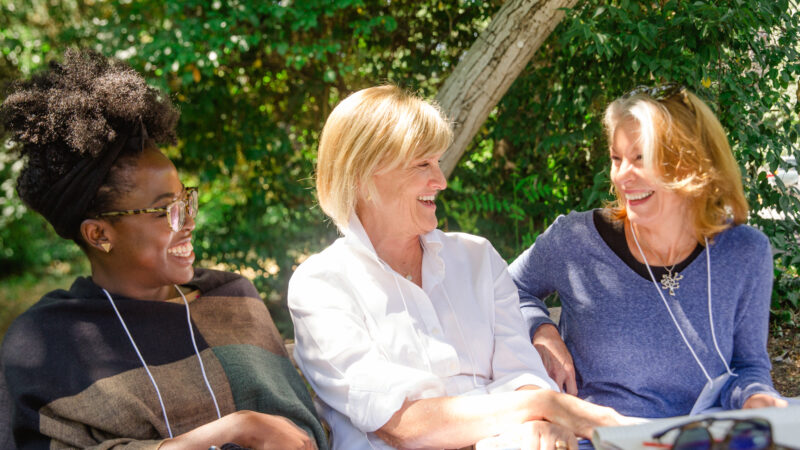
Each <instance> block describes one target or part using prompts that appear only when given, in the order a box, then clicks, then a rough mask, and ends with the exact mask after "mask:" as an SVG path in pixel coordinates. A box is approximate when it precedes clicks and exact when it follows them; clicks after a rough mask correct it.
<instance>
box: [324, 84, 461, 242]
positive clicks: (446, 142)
mask: <svg viewBox="0 0 800 450" xmlns="http://www.w3.org/2000/svg"><path fill="white" fill-rule="evenodd" d="M452 140H453V132H452V130H451V127H450V124H449V122H448V121H447V120H446V119H445V117H444V114H443V113H442V112H441V110H440V109H439V107H438V106H437V105H435V104H433V103H430V102H428V101H425V100H424V99H422V98H420V97H418V96H416V95H414V94H411V93H409V92H407V91H405V90H403V89H401V88H399V87H397V86H393V85H384V86H376V87H371V88H367V89H362V90H360V91H357V92H355V93H354V94H352V95H350V96H349V97H347V98H346V99H344V100H343V101H342V102H341V103H339V104H338V105H337V106H336V108H334V109H333V111H332V112H331V114H330V116H328V120H327V121H326V122H325V127H324V128H323V129H322V136H321V137H320V141H319V152H318V154H317V170H316V178H317V198H318V199H319V205H320V207H321V208H322V210H323V211H324V212H325V214H327V215H328V216H329V217H330V218H331V219H332V220H333V222H334V223H335V224H336V226H337V227H338V228H339V230H343V229H344V228H346V227H347V224H348V222H349V220H350V216H351V215H352V214H353V212H354V211H355V208H356V202H357V199H358V192H359V189H364V190H365V192H367V193H368V194H369V196H371V197H372V198H373V199H376V200H377V197H378V193H377V192H376V189H375V186H374V183H373V181H372V176H373V175H375V174H376V173H378V172H379V171H383V170H391V169H393V168H396V167H401V166H404V165H408V164H410V163H411V162H412V161H414V160H417V159H424V158H429V157H431V156H432V155H435V154H437V153H442V152H444V151H445V150H447V147H449V146H450V143H451V142H452Z"/></svg>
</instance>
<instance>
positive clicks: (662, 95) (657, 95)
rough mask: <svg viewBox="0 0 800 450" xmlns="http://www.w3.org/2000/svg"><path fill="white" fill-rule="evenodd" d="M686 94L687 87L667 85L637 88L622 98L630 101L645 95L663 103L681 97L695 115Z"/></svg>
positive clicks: (673, 84) (674, 84) (675, 84)
mask: <svg viewBox="0 0 800 450" xmlns="http://www.w3.org/2000/svg"><path fill="white" fill-rule="evenodd" d="M686 93H687V91H686V86H684V85H682V84H678V83H666V84H660V85H658V86H636V87H635V88H633V89H631V90H630V91H629V92H627V93H626V94H625V95H623V96H622V98H623V99H628V98H631V97H634V96H642V95H644V96H647V97H650V98H652V99H653V100H656V101H661V100H666V99H669V98H672V97H673V96H675V95H680V96H681V101H682V102H683V104H684V105H686V107H687V108H689V110H690V111H692V113H694V107H693V106H692V102H691V101H689V96H688V95H686Z"/></svg>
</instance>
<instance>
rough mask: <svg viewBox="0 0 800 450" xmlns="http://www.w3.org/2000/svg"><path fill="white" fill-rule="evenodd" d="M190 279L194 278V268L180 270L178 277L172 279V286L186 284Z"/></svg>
mask: <svg viewBox="0 0 800 450" xmlns="http://www.w3.org/2000/svg"><path fill="white" fill-rule="evenodd" d="M192 278H194V267H193V266H189V268H188V269H186V270H182V271H181V274H180V275H178V276H176V277H174V278H173V279H174V280H175V281H174V283H173V284H177V285H182V284H186V283H188V282H190V281H192Z"/></svg>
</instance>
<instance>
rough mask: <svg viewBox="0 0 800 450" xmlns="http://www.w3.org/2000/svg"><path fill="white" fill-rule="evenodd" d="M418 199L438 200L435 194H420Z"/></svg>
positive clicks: (424, 200)
mask: <svg viewBox="0 0 800 450" xmlns="http://www.w3.org/2000/svg"><path fill="white" fill-rule="evenodd" d="M417 200H422V201H423V202H432V201H434V200H436V196H435V195H420V196H419V197H417Z"/></svg>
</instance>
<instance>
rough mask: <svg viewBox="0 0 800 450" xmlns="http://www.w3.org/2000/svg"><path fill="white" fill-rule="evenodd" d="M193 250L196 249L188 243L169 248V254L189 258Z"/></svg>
mask: <svg viewBox="0 0 800 450" xmlns="http://www.w3.org/2000/svg"><path fill="white" fill-rule="evenodd" d="M193 249H194V247H192V243H191V242H187V243H185V244H181V245H176V246H175V247H171V248H168V249H167V253H169V254H170V255H175V256H189V255H191V254H192V250H193Z"/></svg>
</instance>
